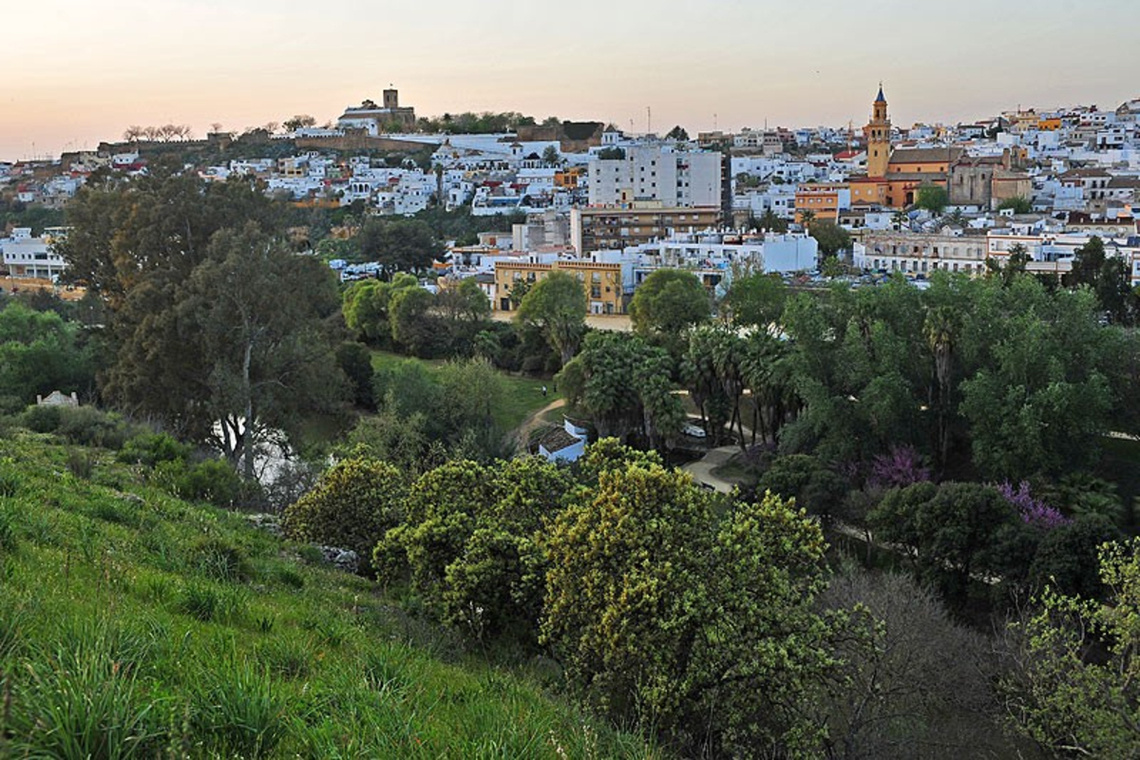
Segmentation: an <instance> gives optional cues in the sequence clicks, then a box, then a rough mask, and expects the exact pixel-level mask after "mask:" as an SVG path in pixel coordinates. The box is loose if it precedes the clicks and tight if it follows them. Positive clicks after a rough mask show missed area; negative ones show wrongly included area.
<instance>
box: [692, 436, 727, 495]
mask: <svg viewBox="0 0 1140 760" xmlns="http://www.w3.org/2000/svg"><path fill="white" fill-rule="evenodd" d="M739 453H740V447H739V446H736V445H735V444H734V445H731V446H719V447H717V448H715V449H709V450H708V451H707V452H706V453H705V455H704V456H703V457H701V458H700V459H698V460H697V461H695V462H689V463H688V464H685V465H682V466H681V469H682V470H684V471H685V472H687V473H689V475H691V476H692V477H693V480H695V481H697V482H698V483H700V484H702V485H705V486H708V487H709V488H712V489H713V490H714V491H717V492H719V493H732V489H734V488H736V487H737V486H738V485H740V484H739V483H737V482H734V481H731V480H726V479H725V478H722V477H720V476H719V475H715V474H713V470H715V469H716V468H718V467H720V466H722V465H725V464H728V461H729V460H730V459H732V457H733V456H734V455H736V454H739Z"/></svg>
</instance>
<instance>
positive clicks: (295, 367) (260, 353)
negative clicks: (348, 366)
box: [120, 223, 344, 479]
mask: <svg viewBox="0 0 1140 760" xmlns="http://www.w3.org/2000/svg"><path fill="white" fill-rule="evenodd" d="M294 289H295V290H294ZM286 290H294V292H295V293H296V294H297V295H295V296H294V297H292V298H287V299H282V298H281V293H282V292H284V291H286ZM337 300H338V299H337V293H336V284H335V282H334V281H333V278H332V276H331V273H330V272H329V271H328V269H327V268H325V267H323V266H321V265H320V264H319V262H316V261H314V260H312V259H305V258H301V257H297V256H294V255H293V254H292V253H291V252H289V251H288V250H287V249H286V248H285V247H283V246H282V245H281V244H280V243H278V242H276V241H274V240H273V239H272V238H270V237H269V236H267V235H266V234H265V233H263V232H261V230H260V229H259V228H258V227H257V226H256V225H254V224H253V223H250V224H248V225H246V227H244V228H243V229H241V230H236V231H234V230H220V231H219V232H217V233H216V234H215V235H214V236H213V238H211V241H210V245H209V252H208V258H207V259H206V261H204V262H202V263H201V264H200V265H198V266H197V267H196V268H195V269H194V271H193V272H192V273H191V275H190V278H189V281H188V282H187V284H186V287H185V288H184V289H183V292H182V297H181V298H180V299H179V302H178V304H177V307H176V314H177V321H178V323H180V325H181V326H182V327H183V329H188V330H191V331H193V333H195V334H197V335H198V336H199V338H198V341H199V342H198V345H197V346H196V352H195V360H196V362H198V363H199V364H200V370H199V378H200V382H201V383H202V385H201V386H200V387H199V388H196V389H195V390H196V391H197V393H196V398H195V401H196V402H197V404H198V405H199V406H200V409H201V411H199V412H198V414H199V415H200V416H201V415H203V413H204V414H205V415H206V416H205V419H206V420H209V421H214V420H216V421H219V422H220V429H219V430H214V431H211V436H212V440H213V442H214V445H215V446H216V447H217V448H218V450H220V451H221V452H222V453H224V454H225V455H226V457H227V458H229V459H230V461H231V462H234V463H235V464H236V463H237V461H238V460H239V459H240V460H241V461H242V462H243V463H244V467H245V477H246V478H247V479H252V477H253V474H254V470H253V467H254V461H253V460H254V446H255V445H256V443H257V442H259V441H261V440H263V439H265V438H266V436H269V435H272V434H273V433H274V432H275V431H277V430H285V431H293V432H295V431H296V430H297V426H298V424H299V422H300V421H301V415H302V414H303V413H304V412H305V411H306V410H318V409H324V410H327V409H331V408H333V406H334V405H335V404H336V403H338V402H339V401H340V399H341V398H342V396H343V393H344V390H343V386H344V376H343V374H342V373H341V372H340V371H339V369H338V368H337V364H336V360H335V358H334V347H335V344H333V342H332V340H331V337H332V336H331V335H329V334H328V331H327V329H326V327H325V324H324V319H325V318H326V317H327V316H328V315H329V314H331V313H334V312H335V309H336V305H337ZM127 346H128V348H134V347H135V344H134V343H133V342H132V343H129V344H127ZM140 348H141V346H140ZM138 358H139V357H137V356H133V357H132V359H133V360H134V361H132V362H131V363H132V365H135V362H137V360H138ZM136 366H137V365H136ZM122 369H123V368H122V367H120V370H122ZM138 391H139V392H142V389H138Z"/></svg>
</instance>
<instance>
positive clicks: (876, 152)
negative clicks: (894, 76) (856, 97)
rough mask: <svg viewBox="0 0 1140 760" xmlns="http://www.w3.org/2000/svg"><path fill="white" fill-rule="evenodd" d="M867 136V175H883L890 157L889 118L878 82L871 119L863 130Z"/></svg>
mask: <svg viewBox="0 0 1140 760" xmlns="http://www.w3.org/2000/svg"><path fill="white" fill-rule="evenodd" d="M863 134H865V135H866V137H867V176H868V177H883V176H886V173H887V163H888V162H889V161H890V158H891V120H890V117H889V116H887V99H886V98H885V97H883V85H882V83H881V82H880V83H879V96H878V97H877V98H875V102H874V103H872V104H871V121H870V123H868V124H867V126H866V127H865V128H864V130H863Z"/></svg>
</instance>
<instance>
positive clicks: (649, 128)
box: [645, 106, 653, 135]
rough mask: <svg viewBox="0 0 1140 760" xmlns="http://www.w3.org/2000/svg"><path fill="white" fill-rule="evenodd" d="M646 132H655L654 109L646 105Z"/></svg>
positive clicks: (648, 133) (649, 133)
mask: <svg viewBox="0 0 1140 760" xmlns="http://www.w3.org/2000/svg"><path fill="white" fill-rule="evenodd" d="M645 133H646V134H647V135H651V134H653V109H652V108H650V107H649V106H646V107H645Z"/></svg>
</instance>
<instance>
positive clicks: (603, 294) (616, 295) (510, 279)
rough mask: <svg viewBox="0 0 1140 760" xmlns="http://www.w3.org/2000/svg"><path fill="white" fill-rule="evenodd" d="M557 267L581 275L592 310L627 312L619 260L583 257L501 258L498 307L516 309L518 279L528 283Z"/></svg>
mask: <svg viewBox="0 0 1140 760" xmlns="http://www.w3.org/2000/svg"><path fill="white" fill-rule="evenodd" d="M555 269H557V270H559V271H562V272H568V273H569V274H572V275H574V276H575V277H577V278H578V281H579V282H581V283H582V289H583V290H584V291H585V293H586V308H587V310H588V311H589V313H590V314H624V313H625V305H624V303H623V301H622V279H621V265H620V264H597V263H594V262H592V261H587V260H584V259H575V260H563V261H555V262H553V263H551V264H537V263H533V262H530V261H498V262H496V263H495V298H494V299H493V300H492V304H493V306H494V309H495V311H514V310H515V308H516V306H515V304H513V303H512V302H511V292H512V291H513V290H514V289H515V288H516V287H518V285H519V283H525V286H524V287H529V286H532V285H534V284H535V283H537V282H541V281H542V280H543V279H544V278H545V277H546V276H547V275H548V274H550V273H551V272H552V271H554V270H555Z"/></svg>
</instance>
